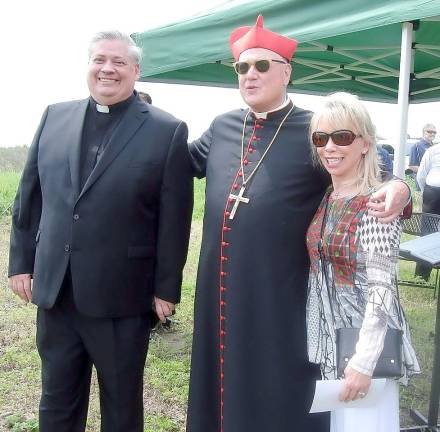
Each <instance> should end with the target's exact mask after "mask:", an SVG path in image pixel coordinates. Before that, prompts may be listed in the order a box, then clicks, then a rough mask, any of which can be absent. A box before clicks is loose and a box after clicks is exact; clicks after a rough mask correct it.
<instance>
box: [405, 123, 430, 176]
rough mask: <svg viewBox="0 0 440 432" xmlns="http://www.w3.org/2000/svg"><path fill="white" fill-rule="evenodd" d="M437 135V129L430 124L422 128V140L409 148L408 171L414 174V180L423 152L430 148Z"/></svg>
mask: <svg viewBox="0 0 440 432" xmlns="http://www.w3.org/2000/svg"><path fill="white" fill-rule="evenodd" d="M436 134H437V128H436V127H435V126H434V125H433V124H432V123H427V124H426V125H425V126H423V138H422V139H421V140H420V141H417V142H416V143H415V144H414V145H413V146H412V148H411V153H410V156H409V165H408V170H411V171H412V172H413V173H414V178H415V176H416V174H417V171H418V169H419V166H420V162H421V160H422V157H423V155H424V154H425V151H426V150H427V149H429V148H430V147H431V146H432V143H433V140H434V138H435V136H436Z"/></svg>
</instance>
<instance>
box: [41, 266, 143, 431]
mask: <svg viewBox="0 0 440 432" xmlns="http://www.w3.org/2000/svg"><path fill="white" fill-rule="evenodd" d="M109 295H111V293H109ZM149 333H150V321H149V316H148V315H141V316H133V317H124V318H91V317H87V316H84V315H82V314H80V313H79V312H78V310H77V309H76V307H75V302H74V299H73V293H72V288H71V282H70V273H69V271H68V272H67V273H66V277H65V280H64V283H63V287H62V290H61V293H60V295H59V298H58V299H57V302H56V304H55V306H54V307H53V308H52V309H50V310H45V309H41V308H39V309H38V313H37V347H38V352H39V354H40V357H41V363H42V395H41V401H40V410H39V426H40V429H39V430H40V432H84V431H85V426H86V419H87V410H88V404H89V392H90V379H91V372H92V365H94V366H95V368H96V371H97V376H98V382H99V390H100V407H101V431H103V432H142V431H143V430H144V429H143V423H144V415H143V373H144V366H145V359H146V355H147V350H148V338H149Z"/></svg>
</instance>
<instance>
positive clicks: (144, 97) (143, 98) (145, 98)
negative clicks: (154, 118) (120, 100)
mask: <svg viewBox="0 0 440 432" xmlns="http://www.w3.org/2000/svg"><path fill="white" fill-rule="evenodd" d="M138 95H139V99H140V100H141V101H143V102H145V103H147V104H150V105H151V104H152V103H153V100H152V99H151V96H150V95H149V94H148V93H145V92H141V91H140V92H138Z"/></svg>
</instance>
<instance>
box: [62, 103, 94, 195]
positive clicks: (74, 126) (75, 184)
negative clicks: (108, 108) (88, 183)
mask: <svg viewBox="0 0 440 432" xmlns="http://www.w3.org/2000/svg"><path fill="white" fill-rule="evenodd" d="M88 104H89V99H84V100H81V101H79V102H78V106H77V107H76V109H75V111H74V113H73V116H72V121H71V122H70V127H71V130H70V131H69V130H66V131H65V136H66V137H71V138H70V140H69V147H70V148H69V166H70V178H71V181H72V189H73V192H74V197H75V198H76V197H77V196H78V195H79V187H80V179H79V171H80V158H81V141H82V131H83V127H84V120H85V116H86V111H87V106H88Z"/></svg>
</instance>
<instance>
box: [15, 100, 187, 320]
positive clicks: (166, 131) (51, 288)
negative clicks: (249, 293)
mask: <svg viewBox="0 0 440 432" xmlns="http://www.w3.org/2000/svg"><path fill="white" fill-rule="evenodd" d="M87 105H88V99H85V100H81V101H73V102H66V103H60V104H56V105H51V106H49V107H48V108H47V109H46V111H45V113H44V115H43V118H42V120H41V124H40V126H39V128H38V130H37V133H36V135H35V138H34V141H33V143H32V146H31V148H30V150H29V156H28V160H27V163H26V166H25V169H24V172H23V176H22V179H21V182H20V186H19V190H18V192H17V196H16V199H15V204H14V210H13V218H12V233H11V249H10V262H9V275H10V276H11V275H15V274H20V273H31V274H32V275H33V294H32V297H33V299H32V301H33V302H34V303H35V304H37V305H38V306H40V307H42V308H46V309H49V308H51V307H52V306H53V304H54V303H55V300H56V298H57V295H58V293H59V290H60V287H61V284H62V282H63V278H64V275H65V272H66V269H67V266H68V264H69V262H70V269H71V274H72V287H73V293H74V297H75V302H76V305H77V308H78V310H79V311H80V312H82V313H84V314H86V315H89V316H96V317H118V316H128V315H135V314H140V313H146V312H148V311H149V310H150V309H151V303H152V296H153V295H156V296H158V297H159V298H162V299H164V300H168V301H171V302H173V303H176V302H178V301H179V299H180V287H181V280H182V268H183V266H184V263H185V260H186V253H187V247H188V238H189V229H190V220H191V213H192V203H193V190H192V184H193V183H192V174H191V164H190V161H189V156H188V152H187V145H186V141H187V127H186V124H185V123H183V122H181V121H179V120H177V119H176V118H174V117H173V116H171V115H170V114H168V113H166V112H164V111H161V110H160V109H158V108H156V107H153V106H151V105H147V104H145V103H143V102H141V101H140V100H139V99H138V98H137V97H136V98H135V100H134V101H133V103H132V104H131V105H130V106H129V108H128V110H127V112H126V113H125V115H124V117H123V118H122V120H121V122H120V123H119V125H118V127H117V129H116V131H115V132H114V134H113V137H112V139H111V140H110V141H109V143H108V144H107V146H106V149H105V151H104V153H103V155H102V156H101V158H100V160H99V162H98V163H97V165H96V166H95V168H94V170H93V172H92V174H91V175H90V177H89V178H88V180H87V182H86V184H85V185H84V187H83V189H82V190H80V189H79V188H80V186H79V185H80V178H79V177H80V166H79V164H80V148H81V138H82V126H83V123H84V118H85V113H86V109H87Z"/></svg>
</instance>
